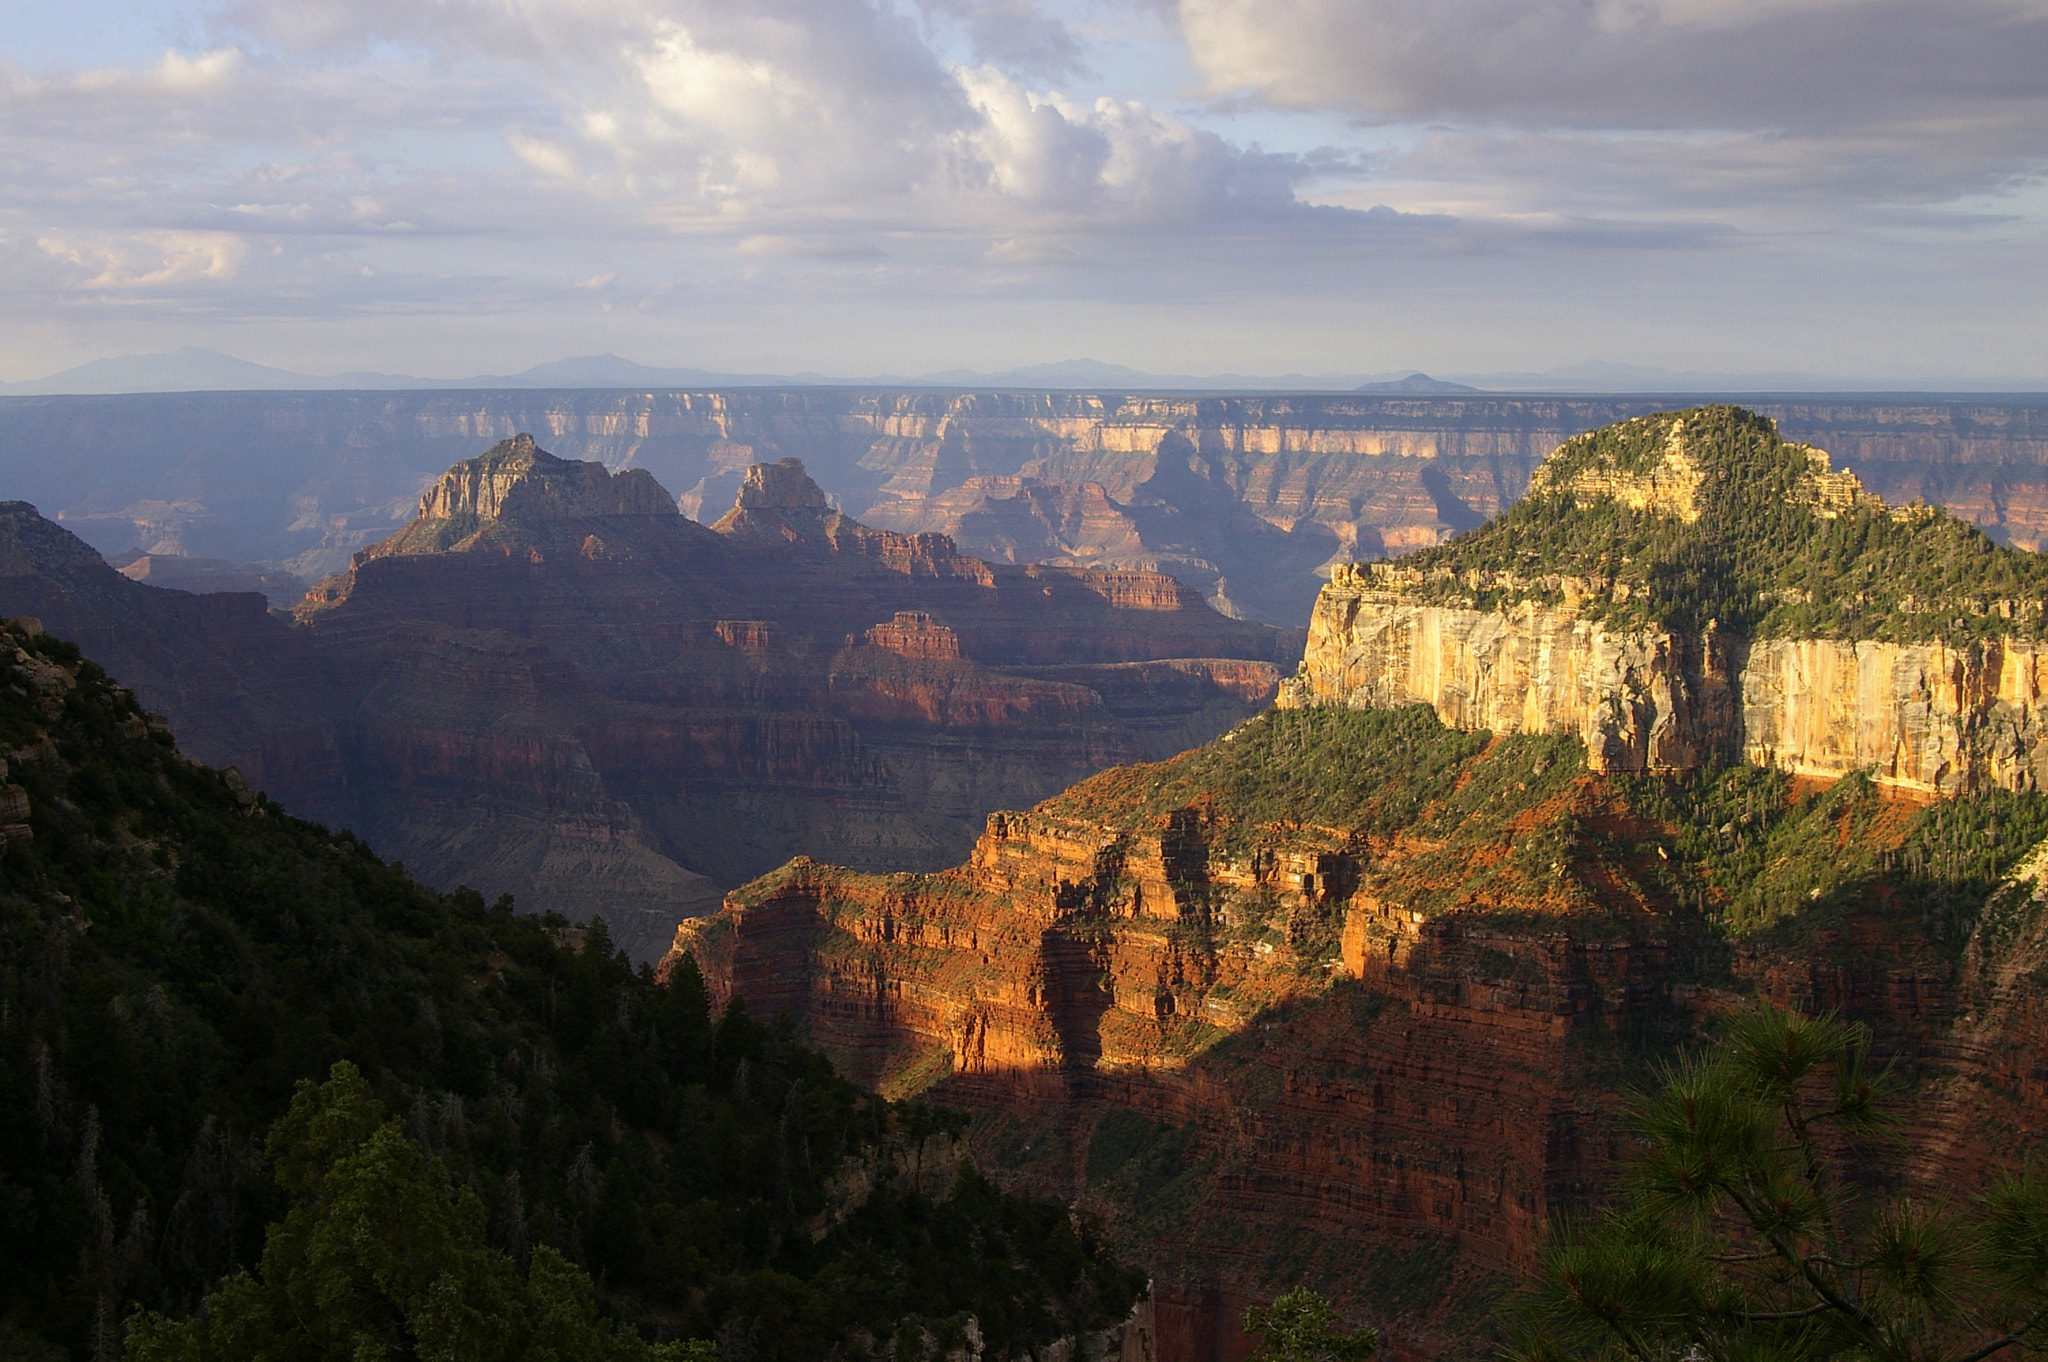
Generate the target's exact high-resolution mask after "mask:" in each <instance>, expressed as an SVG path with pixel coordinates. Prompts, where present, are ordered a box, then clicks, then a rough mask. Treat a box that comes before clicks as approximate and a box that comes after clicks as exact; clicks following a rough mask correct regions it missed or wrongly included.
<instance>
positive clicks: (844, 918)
mask: <svg viewBox="0 0 2048 1362" xmlns="http://www.w3.org/2000/svg"><path fill="white" fill-rule="evenodd" d="M1182 760H1183V761H1185V760H1187V759H1185V758H1184V759H1182ZM1500 760H1503V761H1507V760H1515V761H1526V758H1521V757H1512V756H1511V754H1507V753H1505V752H1503V754H1502V755H1501V757H1500ZM1473 769H1474V771H1475V772H1476V774H1474V776H1473V778H1474V779H1487V778H1488V777H1487V776H1486V774H1485V773H1484V772H1483V771H1480V770H1479V768H1476V767H1475V768H1473ZM1537 769H1539V770H1540V766H1539V767H1538V768H1537ZM1524 775H1525V777H1526V775H1527V772H1524ZM1169 777H1170V768H1168V769H1166V770H1161V769H1159V768H1139V769H1138V770H1137V771H1134V772H1131V773H1128V776H1127V777H1126V776H1125V773H1110V775H1107V776H1105V777H1102V778H1099V779H1098V780H1096V781H1094V782H1091V783H1090V784H1089V785H1087V786H1084V787H1082V788H1081V789H1079V790H1076V791H1074V792H1071V793H1070V794H1069V795H1067V796H1065V797H1063V798H1061V799H1059V800H1056V801H1051V802H1049V803H1047V804H1045V805H1042V806H1040V807H1038V808H1036V809H1033V810H1031V811H1028V812H1023V813H1003V814H997V815H993V816H991V817H990V819H989V820H988V825H987V828H986V830H985V831H984V833H983V835H982V837H981V839H980V840H979V841H978V843H977V844H976V846H975V849H974V852H973V854H972V856H971V857H970V858H969V859H968V861H967V862H966V863H965V864H964V865H961V866H959V867H957V868H955V869H952V870H949V871H945V872H943V873H940V874H937V875H929V876H926V875H903V874H898V875H886V876H883V875H864V874H858V873H853V872H849V871H846V870H842V869H837V868H833V867H829V866H824V865H820V864H818V863H816V862H813V861H797V862H793V863H791V864H790V865H788V866H785V867H784V868H782V869H781V870H779V871H777V872H776V873H775V874H773V875H770V876H767V877H764V878H763V879H761V880H759V881H756V882H754V883H753V884H750V885H748V886H746V887H744V888H743V889H741V890H739V891H736V892H735V893H733V894H732V895H730V896H728V899H727V902H726V906H725V908H724V910H723V911H722V912H721V913H719V914H718V915H717V916H716V917H712V918H706V919H700V920H696V921H693V922H690V923H686V924H684V926H683V927H682V929H681V930H680V931H679V933H678V936H677V940H676V945H675V952H676V954H677V955H680V954H681V953H683V952H688V953H690V954H692V955H693V956H694V958H695V959H696V960H697V962H698V964H699V967H700V968H701V969H702V970H703V971H704V974H705V976H706V978H707V980H708V982H709V983H710V984H711V986H712V989H713V991H714V993H715V994H716V995H718V996H719V997H720V998H721V999H722V998H724V997H729V996H733V995H737V996H740V997H743V998H744V999H745V1000H746V1002H747V1005H748V1007H749V1008H750V1009H752V1010H754V1011H756V1012H757V1013H758V1012H764V1011H775V1012H784V1011H786V1012H788V1013H789V1014H790V1015H791V1016H792V1017H793V1018H794V1019H796V1021H797V1022H798V1024H799V1026H800V1027H801V1028H802V1029H803V1031H804V1032H805V1034H807V1035H808V1037H809V1038H810V1039H811V1040H812V1041H813V1042H814V1043H817V1044H820V1045H823V1046H824V1047H825V1048H826V1049H827V1050H828V1051H829V1052H831V1053H832V1054H833V1055H834V1057H835V1059H836V1060H838V1061H839V1063H840V1064H841V1065H842V1067H843V1068H845V1070H846V1071H848V1072H850V1073H852V1074H854V1075H856V1076H858V1077H859V1078H861V1079H862V1080H863V1081H866V1082H873V1083H877V1084H879V1085H881V1087H882V1088H883V1090H884V1091H885V1092H888V1093H891V1094H899V1095H900V1094H905V1093H913V1092H920V1091H922V1092H927V1093H928V1094H930V1095H932V1096H935V1097H938V1098H940V1099H941V1100H944V1101H947V1102H954V1103H962V1104H966V1105H969V1106H972V1107H975V1108H976V1109H978V1110H980V1111H981V1112H982V1113H983V1115H982V1116H981V1117H980V1118H979V1119H978V1122H977V1131H978V1132H979V1134H978V1137H977V1138H978V1140H979V1142H980V1151H979V1152H980V1155H981V1160H980V1161H981V1162H982V1164H983V1166H984V1167H987V1168H990V1169H991V1170H992V1171H994V1172H995V1173H996V1175H998V1176H1001V1177H1002V1178H1004V1179H1005V1180H1006V1181H1007V1182H1010V1183H1011V1184H1013V1185H1018V1186H1028V1187H1032V1188H1036V1189H1039V1190H1045V1191H1054V1192H1057V1193H1059V1194H1060V1195H1063V1196H1067V1197H1070V1198H1077V1199H1078V1200H1079V1202H1080V1204H1081V1205H1082V1206H1084V1207H1086V1208H1088V1209H1091V1210H1094V1211H1096V1212H1098V1213H1100V1214H1102V1215H1104V1216H1105V1217H1107V1218H1108V1221H1109V1223H1110V1225H1111V1227H1112V1230H1113V1232H1114V1233H1115V1234H1117V1235H1118V1237H1119V1243H1120V1245H1121V1247H1122V1248H1123V1250H1124V1251H1125V1252H1126V1253H1127V1254H1129V1255H1130V1256H1132V1257H1133V1259H1134V1260H1135V1261H1139V1262H1143V1263H1144V1264H1145V1265H1146V1266H1147V1268H1148V1269H1149V1270H1150V1271H1151V1272H1152V1273H1153V1275H1154V1282H1155V1299H1156V1301H1157V1302H1158V1309H1159V1311H1160V1314H1159V1324H1160V1328H1161V1333H1162V1336H1163V1337H1167V1336H1170V1337H1173V1338H1175V1339H1176V1340H1177V1342H1176V1343H1175V1344H1174V1347H1175V1349H1176V1351H1175V1352H1174V1353H1173V1354H1172V1355H1173V1356H1175V1357H1177V1358H1182V1359H1187V1360H1189V1362H1193V1360H1194V1359H1201V1360H1202V1362H1206V1360H1207V1359H1210V1358H1241V1357H1243V1356H1245V1355H1247V1352H1248V1349H1249V1343H1250V1340H1248V1339H1245V1338H1244V1337H1243V1336H1242V1335H1240V1334H1237V1333H1236V1331H1235V1330H1234V1329H1232V1328H1230V1327H1229V1326H1230V1323H1231V1321H1232V1319H1233V1318H1234V1317H1236V1316H1238V1315H1241V1312H1242V1309H1243V1306H1244V1305H1245V1304H1247V1303H1251V1302H1254V1301H1257V1300H1261V1299H1270V1298H1271V1296H1272V1295H1273V1294H1275V1293H1277V1292H1279V1291H1282V1290H1286V1289H1290V1288H1291V1287H1292V1286H1294V1285H1296V1284H1299V1283H1301V1282H1304V1281H1306V1282H1309V1283H1312V1284H1314V1285H1316V1286H1317V1287H1318V1289H1321V1290H1324V1291H1326V1292H1328V1293H1329V1294H1331V1295H1332V1296H1333V1297H1334V1298H1335V1299H1337V1300H1338V1301H1339V1303H1340V1305H1341V1306H1342V1307H1343V1308H1345V1309H1346V1311H1347V1312H1349V1313H1351V1314H1352V1315H1353V1317H1354V1318H1358V1319H1370V1320H1371V1321H1372V1322H1374V1323H1376V1324H1380V1325H1383V1326H1384V1325H1392V1326H1393V1327H1392V1331H1391V1340H1392V1344H1393V1349H1392V1353H1391V1355H1393V1356H1396V1357H1417V1356H1441V1355H1444V1353H1445V1349H1446V1347H1447V1345H1448V1344H1449V1342H1450V1340H1451V1339H1452V1338H1454V1337H1455V1336H1456V1335H1457V1333H1458V1331H1459V1330H1460V1329H1462V1328H1465V1327H1469V1323H1470V1321H1469V1320H1467V1321H1465V1322H1464V1323H1462V1324H1461V1323H1458V1322H1456V1321H1455V1320H1452V1319H1450V1318H1449V1316H1451V1315H1455V1313H1456V1312H1455V1309H1453V1308H1452V1307H1451V1305H1450V1304H1449V1303H1450V1302H1451V1301H1453V1300H1454V1299H1456V1298H1458V1297H1459V1296H1460V1295H1461V1294H1464V1293H1470V1292H1474V1291H1477V1292H1478V1293H1479V1295H1480V1296H1481V1297H1484V1296H1485V1293H1486V1292H1487V1291H1488V1290H1497V1289H1498V1285H1497V1283H1498V1279H1497V1278H1495V1279H1493V1280H1494V1282H1495V1285H1494V1286H1492V1287H1488V1286H1487V1285H1485V1283H1487V1282H1488V1280H1489V1276H1488V1274H1489V1273H1497V1272H1500V1271H1503V1270H1508V1271H1518V1270H1521V1269H1525V1268H1526V1267H1527V1266H1528V1265H1529V1264H1531V1263H1532V1262H1533V1261H1534V1255H1535V1252H1536V1248H1537V1244H1538V1242H1539V1240H1540V1238H1541V1235H1542V1233H1543V1230H1544V1226H1545V1225H1546V1223H1547V1222H1548V1219H1549V1217H1551V1216H1552V1215H1554V1214H1555V1213H1556V1212H1557V1210H1558V1209H1559V1208H1561V1207H1567V1206H1572V1205H1576V1204H1579V1203H1580V1201H1581V1200H1582V1199H1583V1198H1584V1197H1585V1196H1586V1195H1587V1193H1588V1192H1589V1191H1590V1189H1592V1188H1594V1187H1596V1186H1598V1185H1599V1184H1600V1182H1601V1181H1602V1180H1603V1179H1604V1177H1605V1176H1606V1172H1607V1170H1608V1168H1609V1167H1610V1166H1611V1163H1612V1160H1613V1159H1614V1158H1615V1156H1616V1154H1617V1152H1618V1150H1617V1147H1616V1142H1615V1141H1616V1135H1615V1129H1616V1127H1615V1124H1614V1119H1613V1118H1614V1113H1615V1111H1616V1107H1617V1104H1618V1101H1619V1093H1618V1092H1617V1091H1616V1089H1615V1087H1614V1085H1613V1083H1612V1082H1611V1080H1609V1079H1607V1078H1604V1077H1600V1076H1598V1075H1599V1074H1600V1073H1601V1072H1602V1066H1603V1065H1605V1064H1607V1063H1609V1062H1610V1061H1609V1060H1607V1059H1604V1058H1602V1056H1603V1055H1605V1054H1607V1053H1608V1051H1607V1050H1606V1049H1605V1048H1604V1047H1605V1046H1606V1045H1607V1044H1608V1043H1609V1042H1606V1041H1603V1040H1601V1039H1599V1038H1601V1037H1613V1036H1615V1035H1619V1034H1623V1033H1634V1032H1637V1031H1640V1030H1641V1029H1642V1028H1644V1027H1652V1026H1655V1025H1656V1024H1657V1022H1656V1018H1657V1017H1658V1015H1659V1009H1660V1008H1667V1007H1668V1005H1669V998H1670V996H1671V995H1670V993H1669V991H1668V988H1667V982H1666V980H1667V975H1668V974H1669V972H1670V968H1671V964H1672V961H1671V959H1670V957H1671V955H1672V951H1671V949H1670V946H1669V942H1668V938H1669V937H1670V936H1672V935H1674V934H1676V935H1683V929H1682V928H1680V927H1678V926H1676V925H1675V924H1674V923H1673V921H1672V920H1671V919H1670V918H1669V917H1668V915H1667V914H1666V912H1665V911H1664V909H1663V908H1661V907H1660V906H1658V899H1657V895H1656V894H1655V893H1654V892H1652V891H1647V890H1645V889H1644V888H1643V887H1642V886H1640V885H1636V884H1634V883H1633V881H1631V880H1629V879H1628V876H1629V874H1630V872H1629V871H1628V870H1627V868H1626V866H1627V862H1626V861H1618V862H1617V865H1616V867H1615V870H1616V872H1617V873H1618V874H1620V875H1621V877H1622V878H1621V879H1620V880H1618V881H1616V882H1614V883H1612V884H1611V885H1610V890H1611V892H1612V899H1613V905H1614V907H1613V908H1612V909H1610V908H1608V907H1594V908H1591V909H1590V910H1586V911H1585V912H1584V915H1583V917H1579V916H1575V915H1574V913H1573V912H1572V911H1569V910H1564V911H1558V912H1556V913H1554V914H1552V915H1550V917H1549V918H1548V921H1547V923H1546V922H1544V921H1543V920H1542V919H1541V918H1538V919H1531V918H1530V917H1528V916H1526V915H1524V916H1519V917H1518V916H1515V915H1513V914H1510V915H1508V916H1506V917H1493V916H1489V915H1488V914H1487V913H1485V912H1484V911H1478V910H1477V903H1476V899H1477V897H1478V895H1477V894H1476V893H1475V894H1473V895H1471V896H1467V897H1466V898H1465V901H1466V902H1467V903H1468V904H1471V905H1473V907H1474V911H1467V912H1457V913H1452V914H1449V915H1439V914H1437V913H1435V912H1425V911H1422V910H1421V908H1420V907H1419V906H1416V907H1411V904H1417V903H1419V901H1418V900H1414V899H1410V898H1408V897H1407V896H1406V894H1405V893H1404V891H1403V890H1402V885H1403V884H1404V882H1405V881H1404V879H1403V877H1404V876H1405V875H1408V874H1411V873H1419V874H1421V875H1423V876H1424V877H1425V878H1427V877H1433V876H1435V875H1437V874H1439V873H1440V872H1439V871H1438V870H1436V869H1434V868H1433V867H1435V866H1436V865H1437V864H1438V863H1437V862H1436V861H1435V860H1433V859H1432V858H1433V857H1435V856H1437V855H1438V854H1439V853H1440V852H1441V854H1444V855H1448V856H1454V857H1455V858H1456V864H1458V865H1459V866H1461V867H1470V868H1472V869H1471V870H1470V873H1471V874H1473V875H1474V876H1478V877H1481V878H1483V877H1484V876H1485V875H1486V874H1490V873H1493V872H1491V871H1490V870H1487V869H1485V867H1488V866H1490V865H1491V864H1492V863H1493V861H1494V859H1495V858H1496V857H1497V856H1498V855H1499V854H1500V850H1499V849H1497V848H1494V847H1491V846H1489V845H1488V844H1487V843H1486V842H1484V841H1483V840H1482V841H1475V842H1469V843H1467V844H1465V845H1463V846H1461V847H1458V848H1457V849H1455V850H1454V851H1443V850H1442V847H1441V842H1440V840H1439V839H1438V838H1437V837H1436V835H1435V834H1430V835H1428V836H1423V835H1417V836H1416V837H1414V838H1413V839H1411V838H1409V837H1408V836H1406V835H1404V834H1401V833H1390V834H1389V835H1387V836H1384V837H1373V838H1371V839H1369V840H1360V839H1357V838H1355V837H1353V838H1350V839H1348V840H1347V837H1346V835H1345V834H1343V833H1341V832H1335V831H1333V830H1329V829H1317V828H1312V827H1300V826H1295V827H1293V828H1291V829H1290V828H1288V827H1285V826H1273V827H1266V828H1262V829H1260V830H1258V831H1257V832H1255V833H1252V834H1251V835H1249V836H1246V835H1245V834H1244V830H1243V829H1237V830H1236V831H1235V832H1233V830H1232V827H1231V825H1230V824H1229V822H1228V821H1227V820H1225V819H1223V818H1222V816H1221V815H1220V814H1216V813H1213V812H1212V811H1205V810H1204V808H1203V807H1202V801H1201V800H1200V799H1199V798H1198V800H1197V803H1196V804H1195V805H1192V806H1189V807H1186V808H1182V809H1179V810H1177V811H1174V812H1171V813H1169V814H1167V815H1164V816H1162V817H1159V818H1157V819H1152V820H1140V821H1139V822H1138V823H1136V824H1133V823H1132V822H1131V821H1130V820H1129V819H1128V818H1127V817H1124V816H1121V815H1120V813H1119V809H1120V808H1121V807H1122V801H1123V800H1126V799H1128V798H1129V792H1130V791H1132V790H1142V789H1146V788H1153V787H1155V786H1156V784H1157V782H1158V780H1159V779H1162V778H1169ZM1519 788H1520V789H1523V790H1526V789H1528V788H1529V786H1528V782H1527V779H1526V778H1525V779H1524V781H1523V783H1522V785H1521V786H1520V787H1519ZM1517 797H1518V796H1516V795H1514V794H1512V793H1511V794H1510V795H1509V798H1510V799H1514V798H1517ZM1528 798H1529V799H1534V800H1540V801H1543V802H1541V804H1540V808H1541V809H1542V810H1545V811H1548V812H1547V813H1545V814H1544V815H1542V816H1544V817H1555V816H1558V815H1561V814H1564V813H1566V812H1570V811H1576V813H1577V814H1579V815H1580V816H1583V817H1585V818H1588V819H1612V818H1613V817H1614V816H1615V812H1614V810H1613V809H1611V808H1609V807H1607V806H1606V805H1605V804H1604V803H1603V802H1602V800H1603V797H1602V796H1601V794H1600V793H1599V789H1598V786H1597V783H1595V782H1591V781H1587V780H1585V779H1584V778H1583V777H1581V778H1579V779H1578V780H1577V781H1576V782H1573V783H1568V784H1567V785H1566V786H1564V787H1562V788H1561V790H1560V792H1559V793H1557V794H1555V795H1548V794H1538V795H1533V796H1528ZM1531 814H1532V816H1534V815H1535V811H1534V810H1532V811H1531ZM1625 825H1626V824H1624V826H1625ZM1504 826H1505V825H1504ZM1459 873H1461V874H1462V873H1466V871H1464V870H1461V871H1460V872H1459ZM1545 883H1547V880H1546V881H1545ZM1439 887H1441V886H1439ZM1532 892H1533V893H1535V894H1536V895H1537V897H1536V898H1532V899H1530V900H1528V901H1529V902H1530V903H1532V904H1533V903H1539V902H1542V901H1543V900H1542V898H1541V896H1542V895H1543V894H1544V893H1547V892H1549V891H1548V890H1546V889H1545V888H1544V887H1543V886H1542V885H1537V886H1535V887H1534V889H1533V890H1532ZM1446 894H1447V896H1448V897H1450V898H1454V899H1455V898H1459V897H1461V896H1460V895H1459V894H1458V893H1457V891H1456V889H1455V887H1452V888H1449V889H1447V890H1446ZM1314 922H1334V923H1335V924H1336V925H1335V927H1334V929H1333V930H1334V936H1333V937H1332V938H1329V939H1326V940H1321V944H1318V941H1319V938H1317V937H1316V935H1315V930H1316V929H1314V928H1313V927H1308V926H1304V924H1309V923H1314ZM1680 954H1683V952H1680ZM673 958H675V957H674V956H672V959H673Z"/></svg>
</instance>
